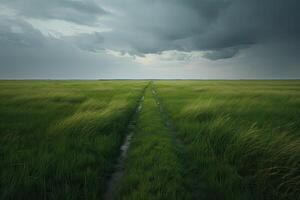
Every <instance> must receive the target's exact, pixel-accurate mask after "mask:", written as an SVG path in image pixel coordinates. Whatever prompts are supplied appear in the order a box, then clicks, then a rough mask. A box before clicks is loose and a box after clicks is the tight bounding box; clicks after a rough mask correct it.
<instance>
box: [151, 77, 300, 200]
mask: <svg viewBox="0 0 300 200" xmlns="http://www.w3.org/2000/svg"><path fill="white" fill-rule="evenodd" d="M155 87H156V88H157V92H158V95H159V96H160V98H161V101H162V102H163V105H164V106H165V108H166V110H167V111H168V113H169V114H170V116H171V118H172V119H173V121H174V123H175V125H176V128H177V130H178V137H179V138H180V140H182V141H183V143H184V144H185V146H186V148H187V152H188V155H189V157H190V159H191V163H192V169H191V170H190V172H189V173H191V174H193V175H194V178H195V179H196V180H195V181H194V183H196V184H197V186H196V187H197V188H198V190H199V191H200V193H202V194H203V195H204V199H299V196H300V189H299V188H300V133H299V130H300V117H299V116H300V115H299V114H300V82H299V81H178V82H174V81H170V82H168V81H161V82H156V83H155Z"/></svg>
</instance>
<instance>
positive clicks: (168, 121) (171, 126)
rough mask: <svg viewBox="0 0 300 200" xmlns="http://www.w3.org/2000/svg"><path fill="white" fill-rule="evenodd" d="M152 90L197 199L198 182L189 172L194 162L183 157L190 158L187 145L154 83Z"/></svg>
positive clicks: (194, 197) (190, 187)
mask: <svg viewBox="0 0 300 200" xmlns="http://www.w3.org/2000/svg"><path fill="white" fill-rule="evenodd" d="M151 90H152V95H153V97H154V99H155V102H156V104H157V106H158V107H159V110H160V114H161V117H162V119H163V121H164V124H165V126H166V127H167V128H168V129H169V131H170V132H171V133H172V135H173V138H174V140H175V145H176V147H177V149H178V150H179V153H180V154H181V158H182V159H181V162H182V165H183V167H184V169H186V171H185V177H188V180H189V183H186V186H187V187H189V190H190V192H191V198H192V199H195V200H196V199H201V196H200V194H199V191H198V190H197V189H196V188H195V187H194V186H195V185H196V184H194V181H195V180H194V178H193V177H192V174H189V173H188V171H189V170H190V169H191V168H192V164H191V163H190V162H189V160H188V159H185V160H184V159H183V158H188V156H187V150H186V146H185V145H184V144H183V142H182V141H181V140H180V139H179V138H178V133H177V130H176V127H175V125H174V123H173V121H172V119H171V117H170V116H169V114H168V113H167V111H165V109H164V107H163V105H162V104H161V101H160V99H159V96H158V94H157V92H156V90H155V88H154V86H153V83H151Z"/></svg>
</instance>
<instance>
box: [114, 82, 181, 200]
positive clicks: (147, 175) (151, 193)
mask: <svg viewBox="0 0 300 200" xmlns="http://www.w3.org/2000/svg"><path fill="white" fill-rule="evenodd" d="M185 197H187V194H186V190H185V188H184V177H183V169H182V164H181V163H180V160H179V156H178V150H177V148H176V145H175V140H174V138H173V136H172V135H171V132H170V130H168V128H167V127H166V126H165V125H164V122H163V119H162V117H161V113H160V111H159V107H158V105H156V102H155V99H154V97H153V95H152V93H151V87H149V88H148V89H147V91H146V93H145V100H144V103H143V108H142V110H141V113H140V116H139V118H138V121H137V126H136V130H135V132H134V135H133V139H132V143H131V147H130V149H129V153H128V157H127V159H126V160H125V171H124V176H123V178H122V180H121V186H120V189H119V194H118V195H117V198H116V199H136V200H139V199H145V200H146V199H185Z"/></svg>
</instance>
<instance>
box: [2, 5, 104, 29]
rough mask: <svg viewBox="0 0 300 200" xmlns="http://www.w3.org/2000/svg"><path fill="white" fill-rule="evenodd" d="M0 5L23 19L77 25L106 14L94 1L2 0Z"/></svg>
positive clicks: (89, 22) (93, 21)
mask: <svg viewBox="0 0 300 200" xmlns="http://www.w3.org/2000/svg"><path fill="white" fill-rule="evenodd" d="M0 4H3V5H5V6H8V7H11V8H13V9H15V10H16V11H17V13H18V14H19V15H21V16H24V17H30V18H39V19H58V20H66V21H71V22H74V23H78V24H93V23H95V22H97V19H98V17H99V15H105V14H107V12H106V11H105V10H104V9H102V8H101V7H100V6H99V5H98V4H97V3H96V2H95V1H94V0H83V1H80V0H50V1H48V0H26V1H23V0H2V2H1V3H0Z"/></svg>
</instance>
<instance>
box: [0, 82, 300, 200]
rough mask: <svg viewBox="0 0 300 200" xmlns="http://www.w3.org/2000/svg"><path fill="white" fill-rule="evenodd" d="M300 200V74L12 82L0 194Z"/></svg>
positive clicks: (3, 119) (2, 105)
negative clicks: (290, 77)
mask: <svg viewBox="0 0 300 200" xmlns="http://www.w3.org/2000/svg"><path fill="white" fill-rule="evenodd" d="M142 96H144V101H143V102H142V109H141V111H140V112H139V113H138V116H137V119H136V124H135V127H134V131H133V135H132V139H131V142H130V146H129V150H128V153H127V155H126V157H125V159H124V163H123V165H124V166H123V167H122V169H121V170H123V173H122V174H123V175H122V177H121V178H120V180H118V182H117V187H116V191H115V192H114V199H300V198H299V197H300V189H299V188H300V132H299V130H300V81H154V82H149V81H0V199H102V198H104V194H105V191H106V190H107V183H108V182H109V179H110V175H111V174H112V173H113V172H114V171H115V170H116V169H115V165H116V162H117V158H118V157H119V154H120V147H121V145H122V143H123V141H124V138H125V135H126V134H128V133H127V131H126V130H127V129H128V128H127V127H128V125H129V124H130V120H131V118H132V117H133V115H134V113H135V111H136V108H137V107H138V105H139V103H140V102H139V100H140V98H141V97H142Z"/></svg>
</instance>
